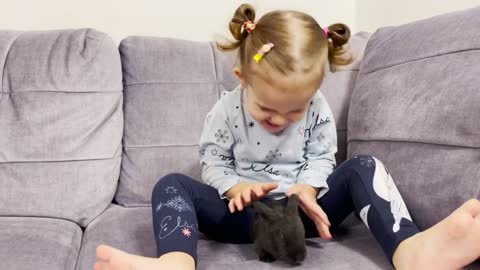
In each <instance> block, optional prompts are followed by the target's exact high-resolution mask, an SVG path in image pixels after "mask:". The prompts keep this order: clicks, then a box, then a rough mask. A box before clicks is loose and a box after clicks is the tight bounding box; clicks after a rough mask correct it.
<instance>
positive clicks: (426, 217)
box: [0, 8, 480, 270]
mask: <svg viewBox="0 0 480 270" xmlns="http://www.w3.org/2000/svg"><path fill="white" fill-rule="evenodd" d="M478 29H480V8H475V9H470V10H465V11H461V12H455V13H451V14H446V15H442V16H438V17H434V18H431V19H427V20H423V21H418V22H414V23H411V24H407V25H403V26H398V27H388V28H382V29H380V30H378V31H377V32H375V33H374V34H373V35H370V34H369V33H358V34H356V35H354V36H353V37H352V40H351V46H352V52H353V54H354V56H355V58H356V61H355V62H354V63H353V64H351V65H349V66H347V67H345V68H344V69H342V70H341V71H337V72H335V73H331V72H328V73H327V76H326V78H325V81H324V84H323V85H322V87H321V91H323V92H324V94H325V96H326V97H327V99H328V101H329V103H330V105H331V107H332V110H333V113H334V116H335V120H336V123H337V129H338V137H339V152H338V154H337V160H338V162H339V163H340V162H342V161H344V160H345V159H346V158H348V157H351V156H353V155H357V154H371V155H374V156H376V157H378V158H379V159H381V160H382V161H383V162H384V163H385V164H386V165H387V166H388V167H389V170H390V172H391V174H392V175H393V176H394V179H395V181H396V183H397V185H398V187H399V189H400V191H401V193H402V194H403V196H404V199H405V201H406V204H407V206H408V207H409V208H410V211H411V215H412V217H413V218H414V220H415V221H416V222H417V223H418V225H419V226H420V228H422V229H424V228H427V227H428V226H430V225H432V224H434V223H435V222H437V221H439V220H440V219H442V218H443V217H445V216H446V215H448V213H449V212H451V211H452V210H453V209H455V208H457V207H458V206H460V205H461V203H462V202H463V201H465V200H467V199H468V198H478V197H479V188H480V181H479V180H480V121H479V116H480V105H479V104H480V31H479V30H478ZM233 62H234V61H233V57H232V54H224V53H220V52H219V51H218V50H217V49H216V48H215V46H214V44H213V43H206V42H192V41H183V40H175V39H167V38H153V37H128V38H126V39H124V40H123V41H122V42H121V44H120V46H119V48H117V46H116V45H115V44H114V42H113V41H112V39H111V38H109V37H108V36H107V35H105V34H104V33H100V32H98V31H95V30H92V29H78V30H61V31H45V32H17V31H0V70H2V71H3V72H1V73H0V82H1V88H0V89H1V91H0V269H1V270H4V269H5V270H7V269H8V270H13V269H15V270H24V269H45V270H46V269H48V270H56V269H59V270H60V269H61V270H69V269H77V270H91V269H92V267H93V263H94V259H95V248H96V246H97V245H99V244H101V243H105V244H109V245H112V246H115V247H118V248H120V249H123V250H126V251H128V252H131V253H135V254H139V255H144V256H150V257H154V256H155V254H156V252H155V242H154V235H153V228H152V218H151V206H150V194H151V190H152V188H153V186H154V184H155V183H156V181H157V180H158V179H159V178H160V177H162V176H164V175H166V174H168V173H170V172H181V173H185V174H188V175H191V176H193V177H195V178H197V179H199V178H200V165H199V162H198V149H197V143H198V139H199V135H200V132H201V128H202V124H203V119H204V116H205V114H206V113H207V111H208V110H209V109H210V107H211V106H212V105H213V104H214V103H215V101H216V100H218V98H219V95H220V93H221V92H222V91H228V90H231V89H233V88H234V87H235V86H236V85H237V84H238V81H237V80H236V79H235V77H234V76H233V73H232V68H233ZM334 237H335V240H333V241H328V242H326V241H323V240H321V239H319V238H315V239H310V240H308V254H307V259H306V261H305V262H304V264H303V265H302V266H300V267H297V269H337V270H338V269H391V268H392V267H391V266H390V265H389V263H388V261H387V259H386V258H385V257H384V255H383V252H382V250H381V249H380V247H379V245H378V244H377V243H376V242H375V240H374V239H373V237H372V236H371V235H370V233H369V232H368V229H367V228H366V227H365V226H364V225H363V224H361V223H360V222H359V220H358V219H357V218H356V217H355V216H353V215H352V216H351V217H350V218H349V219H348V220H346V221H345V222H344V224H343V226H342V228H341V229H340V230H338V232H336V233H335V234H334ZM198 250H199V256H198V257H199V263H198V269H245V268H248V269H280V268H286V267H288V265H285V264H283V263H281V262H275V263H273V264H266V263H262V262H259V261H258V260H257V258H256V255H255V253H254V251H253V247H252V245H234V244H222V243H216V242H213V241H209V240H208V239H206V238H205V237H203V238H202V239H201V240H200V241H199V249H198ZM469 269H480V264H472V265H471V266H469Z"/></svg>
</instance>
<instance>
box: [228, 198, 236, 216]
mask: <svg viewBox="0 0 480 270" xmlns="http://www.w3.org/2000/svg"><path fill="white" fill-rule="evenodd" d="M234 200H235V198H232V199H231V200H230V202H228V209H230V213H232V214H233V212H235V202H234Z"/></svg>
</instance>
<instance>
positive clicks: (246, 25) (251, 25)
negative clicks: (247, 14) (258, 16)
mask: <svg viewBox="0 0 480 270" xmlns="http://www.w3.org/2000/svg"><path fill="white" fill-rule="evenodd" d="M255 26H257V24H256V23H254V22H252V21H246V22H244V23H243V29H245V30H246V31H247V32H248V33H249V34H250V33H251V32H252V31H253V29H255Z"/></svg>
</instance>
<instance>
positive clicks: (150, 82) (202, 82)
mask: <svg viewBox="0 0 480 270" xmlns="http://www.w3.org/2000/svg"><path fill="white" fill-rule="evenodd" d="M225 82H227V81H198V82H187V81H149V82H136V83H129V84H124V86H135V85H142V84H220V83H225Z"/></svg>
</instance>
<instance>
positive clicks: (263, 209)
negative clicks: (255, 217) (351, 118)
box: [253, 201, 272, 215]
mask: <svg viewBox="0 0 480 270" xmlns="http://www.w3.org/2000/svg"><path fill="white" fill-rule="evenodd" d="M253 209H255V212H257V213H259V214H265V215H267V214H271V213H272V209H271V208H270V207H268V206H266V205H265V204H264V203H261V202H258V201H257V202H254V203H253Z"/></svg>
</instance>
